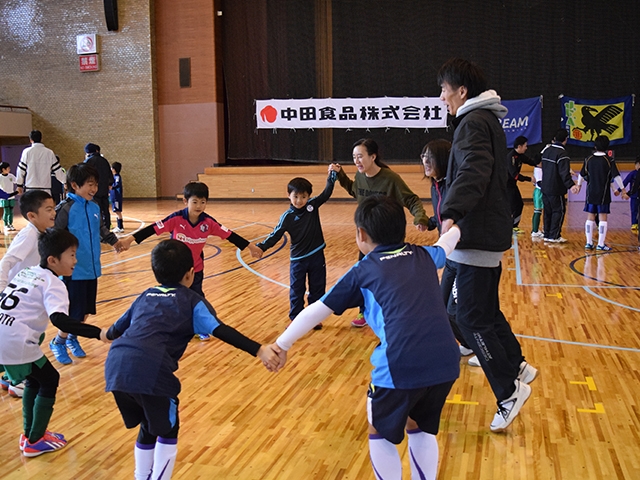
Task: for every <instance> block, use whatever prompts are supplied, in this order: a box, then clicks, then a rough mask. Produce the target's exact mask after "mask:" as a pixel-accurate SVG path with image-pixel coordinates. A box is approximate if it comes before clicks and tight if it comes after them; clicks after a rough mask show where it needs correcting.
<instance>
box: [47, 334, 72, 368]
mask: <svg viewBox="0 0 640 480" xmlns="http://www.w3.org/2000/svg"><path fill="white" fill-rule="evenodd" d="M49 348H50V349H51V352H52V353H53V356H54V357H56V360H57V361H58V362H60V363H61V364H63V365H69V364H70V363H71V357H70V356H69V353H67V345H66V343H56V342H55V340H51V342H50V343H49Z"/></svg>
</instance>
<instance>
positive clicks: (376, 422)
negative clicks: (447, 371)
mask: <svg viewBox="0 0 640 480" xmlns="http://www.w3.org/2000/svg"><path fill="white" fill-rule="evenodd" d="M454 382H455V381H452V382H446V383H440V384H438V385H433V386H431V387H424V388H416V389H411V390H402V389H395V388H382V387H376V386H374V385H370V386H369V392H368V393H367V396H368V397H369V398H368V399H367V417H368V419H369V423H370V424H371V425H373V428H375V429H376V430H377V431H378V433H379V434H380V435H382V436H383V437H384V438H385V439H386V440H388V441H390V442H391V443H394V444H396V445H397V444H399V443H400V442H402V439H403V438H404V430H405V427H406V423H407V418H409V417H411V419H413V420H414V421H415V422H416V423H417V424H418V427H419V428H420V430H422V431H423V432H427V433H430V434H431V435H436V434H437V433H438V429H439V427H440V414H441V413H442V407H443V406H444V402H445V400H446V399H447V395H449V392H450V391H451V387H453V384H454Z"/></svg>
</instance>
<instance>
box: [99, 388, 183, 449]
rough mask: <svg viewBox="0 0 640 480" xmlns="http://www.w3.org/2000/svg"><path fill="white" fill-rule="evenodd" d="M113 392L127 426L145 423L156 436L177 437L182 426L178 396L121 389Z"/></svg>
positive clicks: (133, 426) (148, 429) (132, 426)
mask: <svg viewBox="0 0 640 480" xmlns="http://www.w3.org/2000/svg"><path fill="white" fill-rule="evenodd" d="M111 393H113V397H114V398H115V399H116V404H117V405H118V410H120V415H121V416H122V420H124V425H125V426H126V427H127V428H135V427H137V426H138V425H140V424H141V423H144V426H145V429H146V430H147V431H148V432H149V433H151V434H152V435H154V436H156V437H163V438H177V436H178V430H179V427H180V417H179V415H178V404H179V401H178V398H177V397H176V398H171V397H160V396H157V395H144V394H142V393H126V392H120V391H113V392H111ZM174 435H175V437H174Z"/></svg>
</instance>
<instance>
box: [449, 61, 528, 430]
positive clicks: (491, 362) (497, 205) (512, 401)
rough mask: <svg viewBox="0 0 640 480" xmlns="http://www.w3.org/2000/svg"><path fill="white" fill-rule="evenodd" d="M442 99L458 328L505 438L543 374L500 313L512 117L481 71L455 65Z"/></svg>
mask: <svg viewBox="0 0 640 480" xmlns="http://www.w3.org/2000/svg"><path fill="white" fill-rule="evenodd" d="M438 83H439V84H440V86H441V87H442V93H441V94H440V99H441V100H443V101H444V103H445V104H446V105H447V109H448V111H449V113H450V114H451V115H454V116H455V117H456V118H455V119H454V120H453V125H454V127H455V132H454V135H453V143H452V145H451V154H450V156H449V166H448V170H447V188H448V192H447V198H446V199H445V202H444V205H443V206H442V210H441V217H442V219H443V221H442V233H446V232H447V231H448V230H449V228H451V226H452V225H453V224H454V223H455V224H457V225H458V227H460V231H461V239H460V243H458V246H457V247H456V249H455V250H454V251H453V252H452V253H451V255H450V256H449V263H450V264H451V265H452V266H453V267H454V268H455V269H456V284H457V288H458V308H457V322H458V326H459V327H460V330H461V331H462V334H463V335H464V337H465V339H466V341H467V343H468V344H469V346H470V347H471V349H472V350H473V352H474V353H475V354H476V355H477V357H478V359H479V360H480V364H481V366H482V368H483V370H484V372H485V374H486V376H487V379H488V380H489V384H490V385H491V388H492V390H493V392H494V394H495V396H496V399H497V403H498V411H497V413H496V415H495V417H494V419H493V421H492V422H491V427H490V428H491V430H492V431H494V432H501V431H503V430H504V429H506V428H507V427H508V426H509V425H510V424H511V422H512V421H513V419H514V418H515V417H516V416H517V415H518V413H519V411H520V408H521V407H522V405H524V403H525V402H526V401H527V399H528V398H529V395H530V394H531V387H529V385H528V383H529V382H531V381H532V380H533V379H534V378H535V377H536V375H537V370H536V369H535V368H533V367H532V366H531V365H529V364H528V363H527V362H525V361H524V357H523V356H522V350H521V348H520V343H519V342H518V340H517V339H516V337H515V336H514V335H513V332H512V331H511V327H510V325H509V323H508V322H507V320H506V319H505V317H504V315H503V314H502V312H501V311H500V301H499V299H498V287H499V284H500V275H501V273H502V266H501V259H502V254H503V252H505V251H506V250H508V249H509V248H510V247H511V232H512V219H511V212H510V209H509V202H508V200H507V194H506V189H507V185H506V184H507V167H508V165H507V145H506V139H505V135H504V131H503V129H502V126H501V125H500V121H499V120H498V119H499V118H502V117H504V116H505V115H506V113H507V109H506V108H505V107H503V106H502V105H501V104H500V97H499V96H498V95H497V94H496V92H495V91H493V90H487V81H486V79H485V77H484V74H483V73H482V70H480V68H479V67H478V66H477V65H475V64H472V63H470V62H468V61H466V60H462V59H451V60H449V61H448V62H446V63H445V64H444V65H443V66H442V67H441V68H440V71H439V72H438Z"/></svg>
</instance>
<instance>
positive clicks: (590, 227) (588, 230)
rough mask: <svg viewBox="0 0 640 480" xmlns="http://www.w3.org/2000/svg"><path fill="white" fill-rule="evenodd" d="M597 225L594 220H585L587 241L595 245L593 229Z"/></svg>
mask: <svg viewBox="0 0 640 480" xmlns="http://www.w3.org/2000/svg"><path fill="white" fill-rule="evenodd" d="M595 226H596V222H594V221H593V220H587V221H586V222H584V234H585V235H586V236H587V243H588V244H589V245H593V229H594V227H595Z"/></svg>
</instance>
